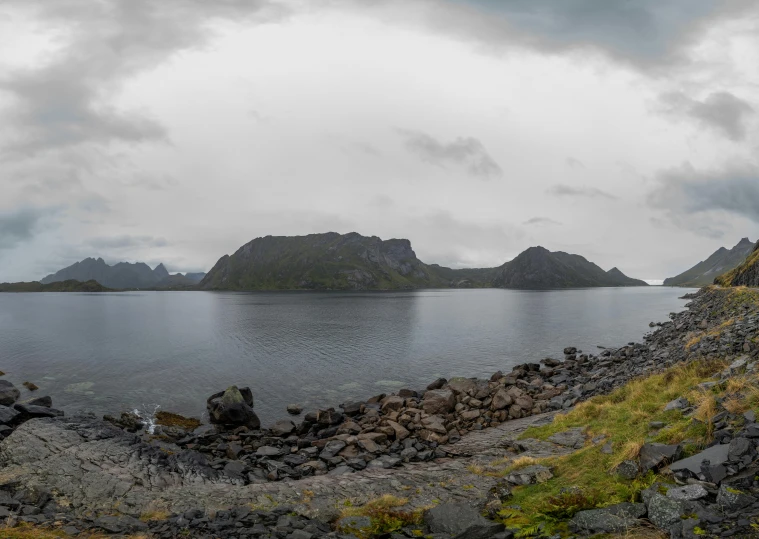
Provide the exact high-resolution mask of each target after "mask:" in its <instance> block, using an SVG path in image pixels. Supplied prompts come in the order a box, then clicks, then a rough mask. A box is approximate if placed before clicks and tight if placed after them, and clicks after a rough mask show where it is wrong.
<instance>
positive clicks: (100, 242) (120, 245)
mask: <svg viewBox="0 0 759 539" xmlns="http://www.w3.org/2000/svg"><path fill="white" fill-rule="evenodd" d="M87 245H88V246H90V247H92V248H94V249H108V250H121V249H133V248H139V249H147V248H150V247H166V246H167V245H169V242H167V241H166V240H165V239H164V238H156V237H153V236H129V235H125V236H104V237H98V238H92V239H90V240H88V241H87Z"/></svg>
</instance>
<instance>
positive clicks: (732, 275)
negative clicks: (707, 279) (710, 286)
mask: <svg viewBox="0 0 759 539" xmlns="http://www.w3.org/2000/svg"><path fill="white" fill-rule="evenodd" d="M714 283H715V284H718V285H721V286H759V242H757V243H756V245H755V246H754V248H753V249H752V250H751V252H750V253H749V255H748V257H746V260H744V261H743V262H742V263H741V264H740V265H739V266H738V267H736V268H734V269H732V270H730V271H728V272H727V273H725V274H723V275H720V276H719V277H717V278H716V279H715V280H714Z"/></svg>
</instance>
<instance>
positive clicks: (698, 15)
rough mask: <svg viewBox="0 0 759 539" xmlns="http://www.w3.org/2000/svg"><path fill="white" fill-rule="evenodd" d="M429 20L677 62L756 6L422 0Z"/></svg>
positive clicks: (551, 47)
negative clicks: (701, 37)
mask: <svg viewBox="0 0 759 539" xmlns="http://www.w3.org/2000/svg"><path fill="white" fill-rule="evenodd" d="M419 3H420V4H421V5H424V6H427V7H428V8H429V12H428V13H427V17H428V20H429V23H430V24H431V25H432V26H433V27H436V28H439V29H440V30H442V31H445V32H447V33H453V34H458V35H459V36H461V37H463V38H466V39H470V40H476V41H480V42H486V43H488V44H496V45H501V44H506V45H508V44H517V45H524V46H529V47H533V48H537V49H539V50H544V51H548V52H561V51H565V50H572V49H595V50H599V51H602V52H604V53H606V54H608V55H610V56H612V57H616V58H618V59H622V60H625V61H629V62H631V63H633V64H636V65H638V66H640V67H647V66H652V65H661V64H663V63H667V62H670V61H672V60H675V59H677V58H678V56H679V52H680V49H681V48H682V46H683V45H684V44H686V43H689V42H691V41H692V40H693V39H694V37H695V36H697V35H698V34H699V33H700V31H701V30H703V28H704V27H706V26H707V25H708V24H709V23H710V22H714V20H715V19H718V18H721V17H730V16H739V15H740V14H741V13H743V12H745V11H746V10H750V9H756V5H752V2H749V1H744V0H737V1H734V2H720V1H719V0H667V1H666V2H662V1H661V0H637V1H635V2H631V1H625V2H612V1H608V0H561V1H556V0H509V1H503V0H448V2H447V4H448V6H447V8H446V6H445V5H443V6H441V5H440V4H441V3H440V2H437V1H433V0H421V1H420V2H419Z"/></svg>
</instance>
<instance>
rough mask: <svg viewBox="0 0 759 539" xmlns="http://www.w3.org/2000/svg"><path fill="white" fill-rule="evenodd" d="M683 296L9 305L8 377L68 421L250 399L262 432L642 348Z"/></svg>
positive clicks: (3, 337) (640, 292)
mask: <svg viewBox="0 0 759 539" xmlns="http://www.w3.org/2000/svg"><path fill="white" fill-rule="evenodd" d="M685 292H686V290H683V289H674V288H663V287H649V288H597V289H582V290H562V291H512V290H425V291H414V292H386V293H338V292H334V293H251V294H248V293H213V292H128V293H113V294H73V293H68V294H65V293H61V294H56V293H37V294H0V370H2V371H5V372H6V378H7V379H9V380H11V381H13V382H14V383H16V385H20V383H21V382H23V381H25V380H30V381H32V382H34V383H36V384H37V385H39V386H40V388H41V389H40V390H39V391H38V392H37V393H38V394H40V395H41V394H45V395H47V394H49V395H51V396H52V397H53V401H54V404H55V405H56V406H60V407H62V408H64V409H66V410H70V411H71V410H75V409H85V410H92V411H94V412H96V413H98V414H102V413H106V412H107V413H114V412H119V411H122V410H126V409H133V408H140V409H143V408H144V409H147V410H152V409H153V407H154V406H155V405H160V406H161V407H162V408H163V409H166V410H171V411H176V412H179V413H183V414H189V415H196V416H200V415H202V414H203V413H204V412H205V399H206V397H207V396H208V395H210V394H212V393H214V392H216V391H220V390H222V389H224V388H226V387H227V386H229V385H231V384H237V385H240V386H244V385H249V386H251V387H252V388H253V392H254V395H255V399H256V411H257V412H258V413H259V415H260V416H261V418H262V420H263V421H264V423H269V422H272V421H275V420H277V419H280V418H282V417H285V416H286V415H287V414H286V412H285V407H286V405H287V404H288V403H300V404H303V405H304V406H306V407H307V408H315V407H316V406H323V405H332V406H336V405H338V404H340V403H341V402H344V401H346V400H350V399H357V398H367V397H369V396H371V395H374V394H377V393H383V392H390V391H392V390H397V389H399V388H401V387H410V388H414V389H419V388H423V387H425V386H426V385H427V384H428V383H429V382H431V381H432V380H434V379H435V378H436V377H438V376H445V377H451V376H468V377H472V376H490V374H492V373H493V372H495V371H496V370H499V369H500V370H504V371H505V370H510V369H511V367H512V366H513V365H516V364H518V363H524V362H527V361H537V360H540V359H542V358H544V357H547V356H553V357H560V356H561V353H562V349H563V348H564V347H565V346H570V345H571V346H577V347H578V348H581V349H584V350H586V351H589V352H596V351H597V348H596V345H603V346H620V345H622V344H626V343H627V342H629V341H633V340H640V339H641V338H642V336H643V335H644V333H646V332H647V331H649V329H648V322H650V321H651V320H666V319H667V315H668V314H669V313H670V312H671V311H679V310H682V308H683V306H684V305H685V303H686V301H685V300H681V299H678V297H679V296H682V295H683V294H684V293H685Z"/></svg>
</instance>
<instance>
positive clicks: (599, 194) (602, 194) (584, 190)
mask: <svg viewBox="0 0 759 539" xmlns="http://www.w3.org/2000/svg"><path fill="white" fill-rule="evenodd" d="M546 193H547V194H549V195H554V196H557V197H587V198H606V199H609V200H615V199H616V198H617V197H615V196H614V195H611V194H609V193H607V192H606V191H602V190H601V189H598V188H597V187H573V186H571V185H566V184H562V183H559V184H556V185H554V186H551V187H549V188H548V190H547V191H546Z"/></svg>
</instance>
